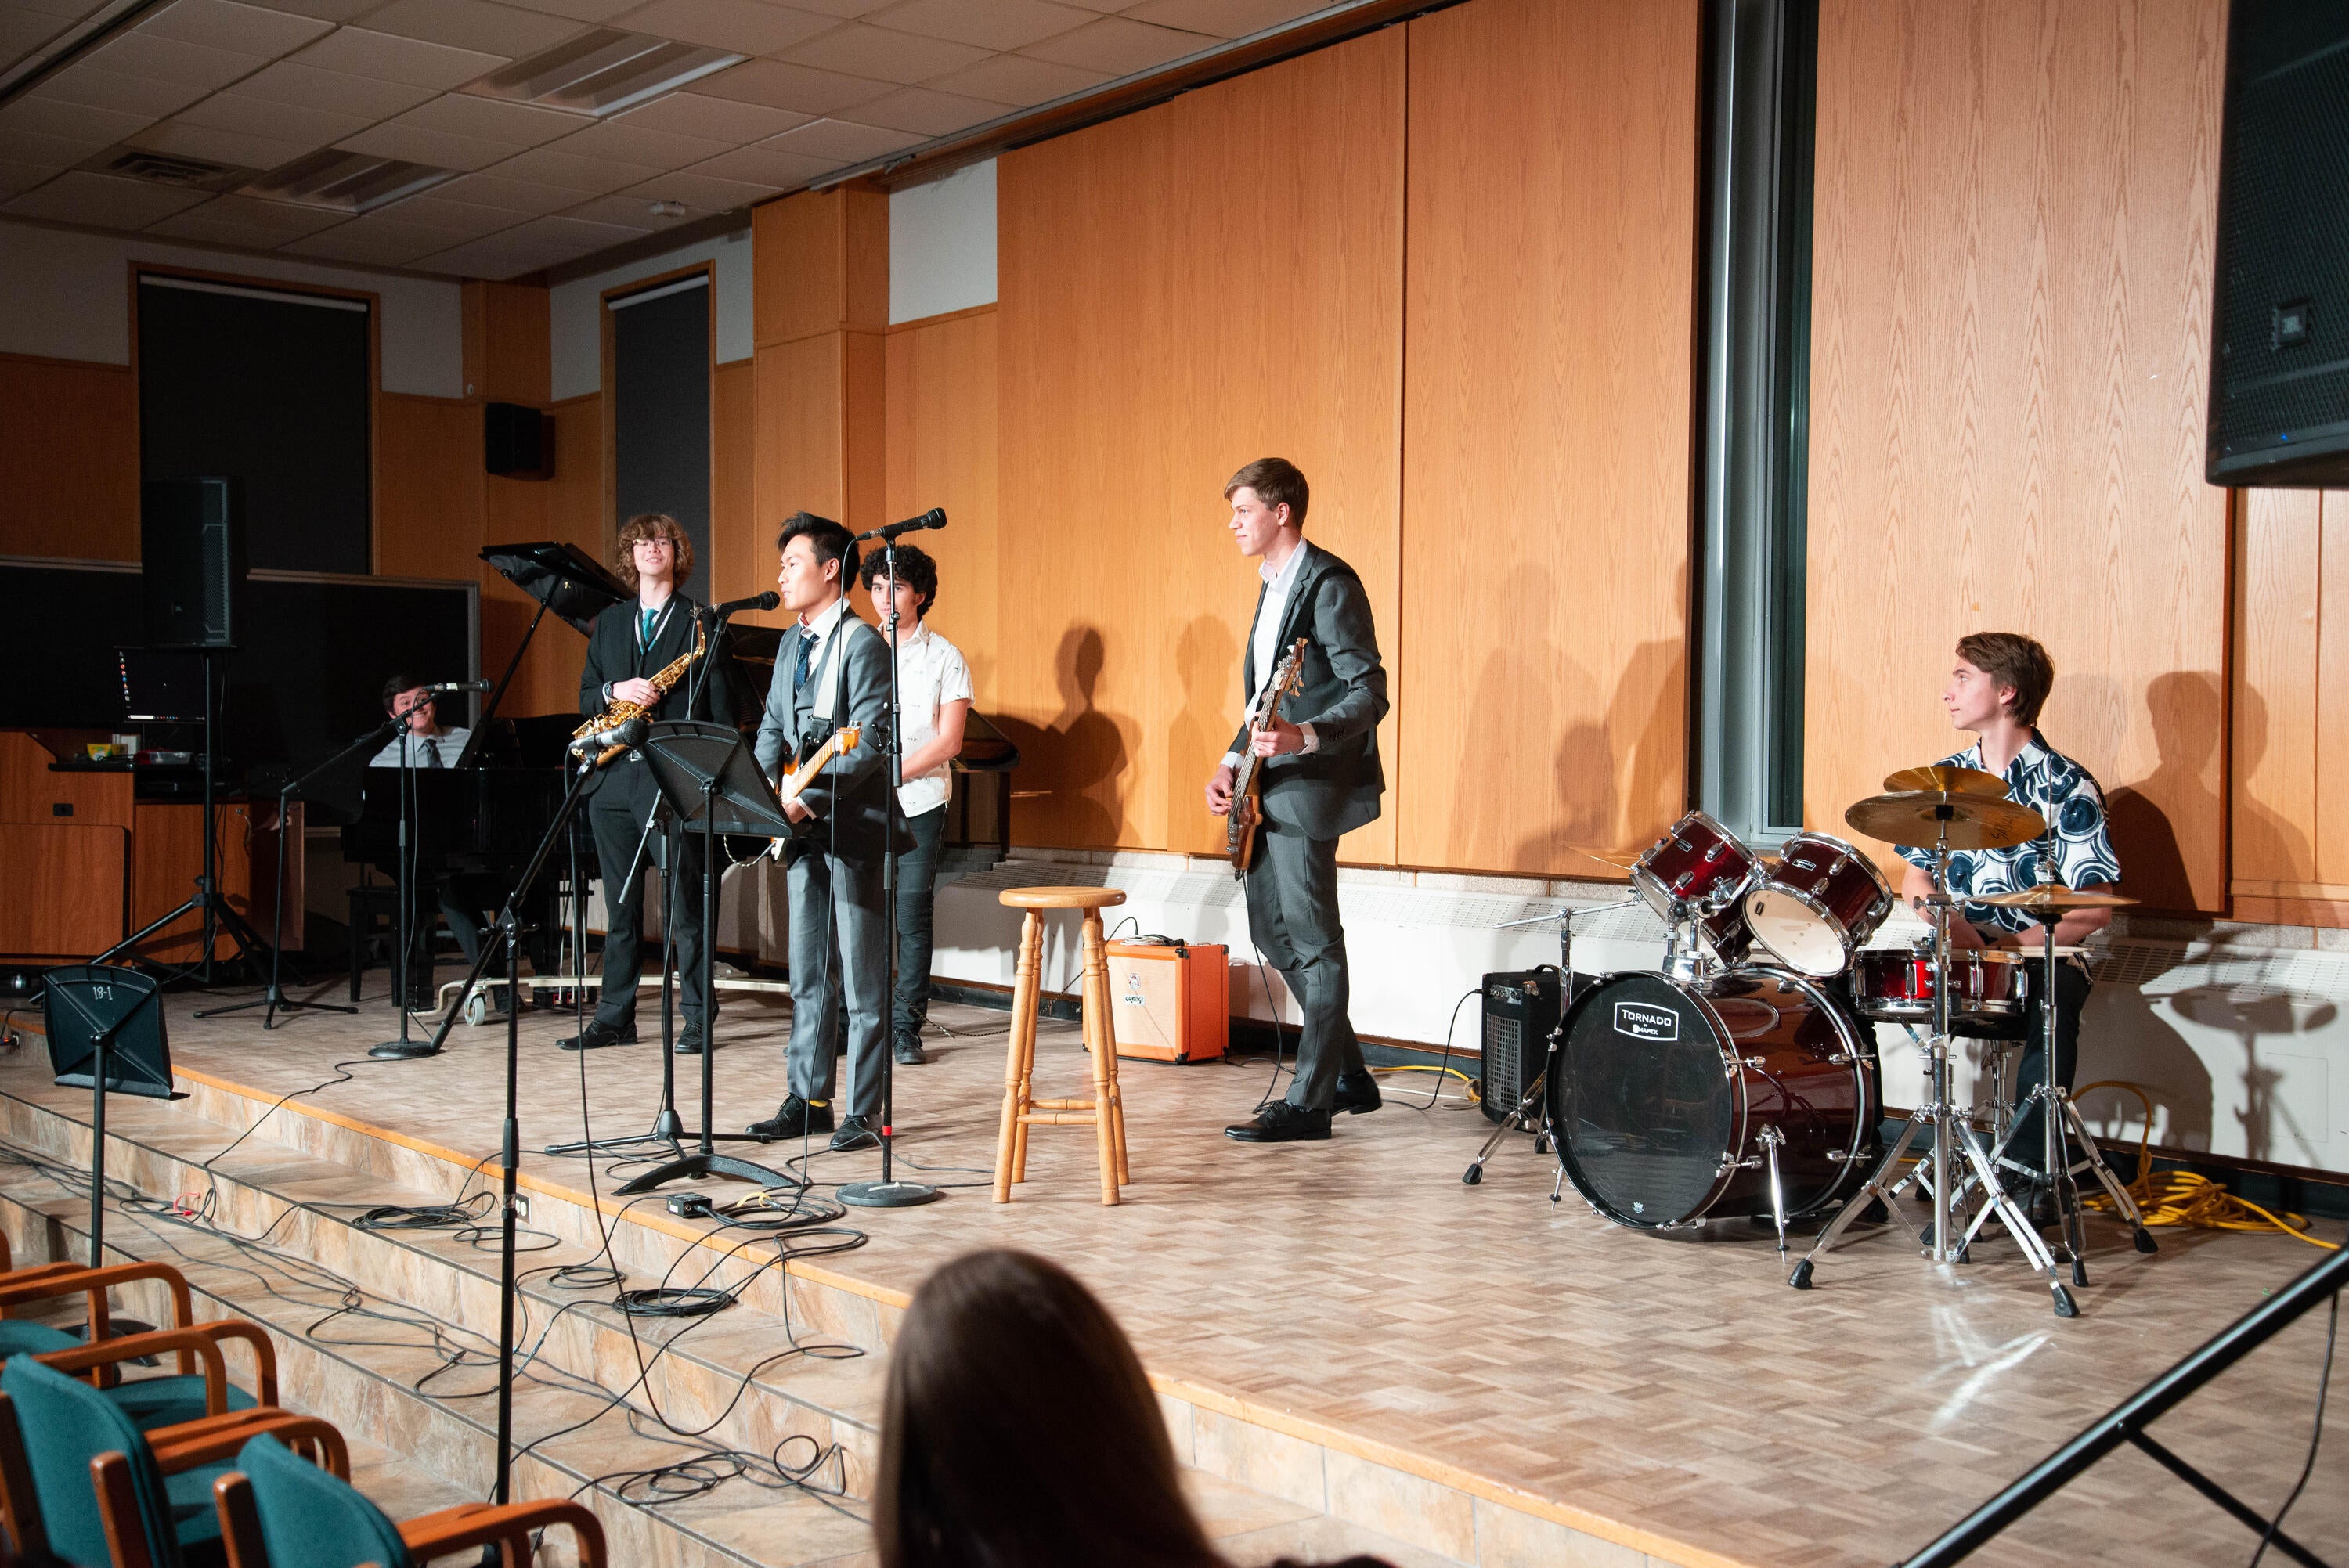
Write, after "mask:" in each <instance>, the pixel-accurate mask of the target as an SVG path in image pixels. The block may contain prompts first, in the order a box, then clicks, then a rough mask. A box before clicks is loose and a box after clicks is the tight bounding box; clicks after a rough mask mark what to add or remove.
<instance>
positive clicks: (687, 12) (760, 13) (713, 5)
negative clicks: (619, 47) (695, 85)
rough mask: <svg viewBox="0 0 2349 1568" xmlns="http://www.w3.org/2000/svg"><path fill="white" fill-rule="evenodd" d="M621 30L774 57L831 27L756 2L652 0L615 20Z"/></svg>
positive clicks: (816, 19)
mask: <svg viewBox="0 0 2349 1568" xmlns="http://www.w3.org/2000/svg"><path fill="white" fill-rule="evenodd" d="M618 24H619V25H620V26H624V27H627V28H630V29H632V30H633V31H636V32H638V33H650V34H653V35H654V36H657V37H662V38H678V39H682V40H683V41H684V42H686V43H688V44H707V45H709V46H710V47H711V48H714V49H733V50H737V51H739V52H740V53H742V54H745V55H774V54H780V53H781V52H782V51H783V50H785V49H788V48H790V47H791V46H792V45H793V44H800V43H804V42H806V41H807V40H808V39H810V38H812V37H814V36H816V35H817V34H819V33H821V32H823V30H824V29H825V28H827V27H830V26H833V21H832V18H831V17H829V16H811V15H808V14H807V13H805V12H803V11H791V10H786V9H784V8H783V7H782V6H781V5H761V4H760V0H652V4H651V5H644V6H640V7H638V8H637V9H636V10H634V11H631V12H629V13H628V14H627V15H625V16H622V17H620V18H618Z"/></svg>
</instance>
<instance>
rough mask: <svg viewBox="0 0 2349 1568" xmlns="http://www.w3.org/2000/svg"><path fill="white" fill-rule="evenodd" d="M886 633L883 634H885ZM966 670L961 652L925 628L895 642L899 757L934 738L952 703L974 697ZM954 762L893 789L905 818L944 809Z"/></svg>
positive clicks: (947, 760) (950, 796) (901, 632)
mask: <svg viewBox="0 0 2349 1568" xmlns="http://www.w3.org/2000/svg"><path fill="white" fill-rule="evenodd" d="M973 695H974V694H973V692H972V690H971V685H970V665H968V664H966V663H965V662H964V661H963V656H962V650H961V649H959V648H957V647H956V646H955V645H953V644H952V643H949V642H947V640H946V639H945V638H944V637H941V636H939V635H938V634H936V632H933V631H931V630H930V629H929V627H927V626H924V627H923V628H922V629H921V630H920V631H918V632H916V633H915V634H913V635H911V636H906V635H905V634H904V629H903V627H902V626H901V627H900V629H899V634H898V638H897V706H898V709H899V715H900V717H901V719H902V721H903V723H904V726H905V746H904V749H903V750H902V751H901V752H900V755H901V756H906V757H910V756H912V755H913V754H914V752H915V751H916V750H917V749H919V748H922V747H924V746H926V745H928V744H929V743H930V742H931V741H933V740H935V739H936V738H937V734H938V721H939V719H940V718H941V717H943V716H944V714H945V712H946V706H947V704H948V703H950V702H969V701H971V700H972V698H973ZM953 760H954V759H953V758H944V759H942V760H941V761H940V762H939V763H938V765H937V766H936V768H933V769H930V770H929V771H928V772H926V773H923V774H919V775H916V776H915V777H913V778H909V779H905V781H904V782H903V783H901V784H899V785H898V786H897V804H898V805H899V806H900V807H901V808H903V810H905V815H906V816H908V817H918V816H920V815H922V814H923V813H924V812H926V811H937V810H945V808H946V803H947V801H948V800H949V799H953V797H954V772H953V768H952V763H953Z"/></svg>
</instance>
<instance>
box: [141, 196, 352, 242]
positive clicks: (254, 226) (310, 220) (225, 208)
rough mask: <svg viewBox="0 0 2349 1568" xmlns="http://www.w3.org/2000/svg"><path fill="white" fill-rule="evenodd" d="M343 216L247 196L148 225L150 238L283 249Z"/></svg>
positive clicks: (219, 200)
mask: <svg viewBox="0 0 2349 1568" xmlns="http://www.w3.org/2000/svg"><path fill="white" fill-rule="evenodd" d="M342 221H343V215H342V214H341V213H339V212H330V211H326V210H325V209H323V208H318V207H296V206H295V205H294V204H293V203H292V202H290V201H254V199H253V198H252V197H250V196H222V197H218V198H216V199H214V200H212V201H207V202H205V203H204V204H203V205H202V206H201V207H191V208H189V209H188V210H187V211H184V212H181V213H177V214H175V215H174V216H172V217H169V218H166V219H164V220H163V221H162V222H160V223H154V224H150V225H149V227H148V230H147V232H149V233H150V234H171V235H175V236H177V237H178V238H180V239H183V240H210V241H212V242H214V243H216V244H222V245H255V246H262V247H270V246H275V245H282V244H284V243H285V242H286V241H288V240H298V239H300V238H301V237H302V236H303V235H305V234H310V233H316V232H317V231H318V230H320V229H323V228H325V227H326V226H327V225H328V224H329V223H339V222H342Z"/></svg>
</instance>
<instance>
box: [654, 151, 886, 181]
mask: <svg viewBox="0 0 2349 1568" xmlns="http://www.w3.org/2000/svg"><path fill="white" fill-rule="evenodd" d="M850 161H851V160H848V159H845V158H816V157H812V156H811V155H809V154H807V153H804V152H786V151H784V150H782V149H781V148H780V147H738V148H736V149H735V150H733V151H731V152H721V153H719V155H718V156H717V157H715V158H712V159H709V160H707V161H704V162H701V163H697V164H695V165H694V166H693V167H692V168H690V169H687V170H682V172H684V173H687V174H705V175H709V176H711V177H712V178H715V179H719V180H740V181H747V182H749V183H750V184H753V185H771V186H773V187H774V188H775V189H776V190H778V191H787V190H790V189H791V188H792V187H793V186H797V185H804V184H806V183H807V182H808V181H811V180H815V179H819V178H821V177H822V176H823V175H826V174H829V173H831V172H832V171H833V170H835V169H844V168H846V167H847V166H848V164H849V162H850Z"/></svg>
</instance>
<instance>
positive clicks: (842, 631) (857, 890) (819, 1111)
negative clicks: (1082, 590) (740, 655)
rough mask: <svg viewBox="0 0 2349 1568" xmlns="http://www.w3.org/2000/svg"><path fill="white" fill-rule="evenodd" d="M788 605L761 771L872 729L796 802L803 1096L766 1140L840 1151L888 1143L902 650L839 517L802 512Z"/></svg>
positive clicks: (792, 869) (790, 544) (791, 869)
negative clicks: (840, 1091)
mask: <svg viewBox="0 0 2349 1568" xmlns="http://www.w3.org/2000/svg"><path fill="white" fill-rule="evenodd" d="M776 543H777V544H778V546H779V547H780V548H781V552H782V568H781V572H780V573H778V574H777V576H776V583H777V586H779V587H780V588H781V590H782V595H783V607H784V608H785V609H787V610H790V611H792V613H793V614H796V615H797V616H798V617H799V622H798V624H797V625H795V626H794V627H792V630H791V631H790V632H788V633H786V634H784V638H783V645H782V646H781V648H780V649H779V650H778V651H777V653H776V656H775V677H774V682H773V684H772V685H771V686H769V687H768V690H767V711H766V716H765V717H763V718H761V720H760V722H759V739H758V747H757V752H758V758H759V766H760V767H761V768H762V769H766V771H767V773H768V776H769V777H771V778H773V777H779V776H780V775H781V773H782V772H783V771H784V770H785V769H786V768H787V767H788V766H790V765H792V764H794V763H796V762H798V761H800V760H802V759H804V758H806V757H808V756H809V755H810V754H811V753H812V752H813V751H814V750H815V748H817V747H819V746H821V745H822V744H823V741H824V739H825V738H826V737H828V736H830V735H831V734H832V733H833V731H834V730H835V729H839V728H843V727H847V726H849V725H855V726H857V727H860V728H861V729H862V731H863V734H862V736H861V737H860V738H859V741H858V744H857V747H856V749H855V750H854V751H852V752H850V753H848V754H847V755H846V756H845V757H843V758H839V759H838V760H835V761H834V762H833V763H832V764H830V765H829V766H828V767H827V768H826V769H824V770H823V773H821V774H819V775H818V776H817V777H816V779H814V781H813V782H812V783H811V784H810V785H809V786H808V787H807V789H805V790H803V791H802V793H801V795H800V796H799V798H798V799H795V800H792V801H791V802H790V803H789V804H787V805H786V806H785V807H784V811H785V813H786V814H787V815H788V816H790V818H791V819H792V823H793V825H794V826H795V828H796V829H797V831H796V832H795V833H794V834H793V836H792V839H791V840H790V841H788V842H787V844H786V846H785V848H784V853H783V860H784V864H785V866H786V867H787V868H788V869H787V871H786V873H785V877H786V882H787V886H788V888H789V892H790V897H791V922H792V931H791V944H792V1043H791V1047H790V1051H789V1063H790V1082H789V1092H788V1093H786V1094H785V1095H784V1097H783V1102H782V1104H781V1106H780V1107H778V1108H777V1109H776V1111H775V1114H774V1115H773V1116H772V1117H771V1118H769V1119H767V1120H764V1121H757V1122H752V1123H751V1124H750V1129H749V1130H750V1134H751V1135H752V1136H753V1137H758V1138H800V1137H804V1136H807V1135H809V1134H812V1133H818V1132H832V1133H833V1139H832V1147H833V1148H834V1149H866V1148H871V1147H874V1146H875V1145H877V1144H878V1143H879V1142H880V1137H879V1121H880V1115H881V1074H882V1068H883V1063H882V1053H883V1052H885V1051H886V1050H887V1049H888V1048H889V1040H888V1035H887V1028H886V1026H887V1023H888V1006H889V997H888V993H887V985H888V964H889V946H888V944H889V933H890V921H889V912H888V909H887V906H886V905H885V903H883V901H882V896H881V878H882V864H883V860H884V858H885V853H886V851H887V849H888V845H889V835H890V833H891V832H892V831H893V830H894V828H893V823H894V813H893V811H892V810H891V792H890V789H889V786H888V782H887V779H886V777H885V775H886V771H887V768H888V758H887V753H888V742H887V731H888V723H889V647H888V645H887V644H885V643H884V642H883V641H882V640H881V634H879V633H877V632H875V631H874V629H873V628H872V627H871V626H868V625H866V624H864V622H863V621H860V620H858V619H857V618H856V614H855V612H854V611H853V610H851V609H850V608H849V604H848V599H847V588H848V584H849V583H852V582H854V580H855V577H856V554H857V552H856V542H855V540H854V538H853V537H852V536H851V535H850V533H849V531H848V530H846V529H845V528H843V527H842V526H841V525H840V524H838V523H836V522H834V521H832V520H831V519H830V518H823V517H816V516H814V515H813V514H812V513H809V512H804V511H803V512H800V513H797V514H795V515H794V516H793V517H792V519H791V521H788V522H786V523H785V524H784V525H783V531H782V536H781V538H780V539H778V540H777V541H776ZM843 994H844V995H845V997H846V1002H847V1007H848V1105H847V1112H846V1114H845V1115H844V1116H843V1117H842V1118H841V1119H840V1123H839V1130H838V1131H836V1132H834V1131H833V1105H832V1099H833V1078H834V1074H835V1071H836V1064H835V1062H834V1061H833V1038H834V1037H835V1035H836V1034H837V1032H838V1029H839V1025H840V1015H839V1009H840V1006H841V1004H842V999H843Z"/></svg>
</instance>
